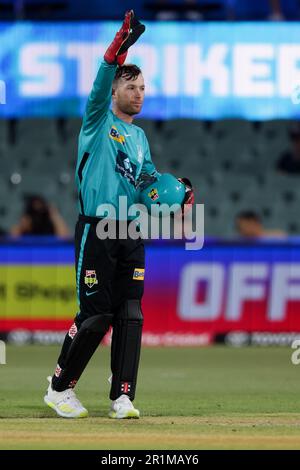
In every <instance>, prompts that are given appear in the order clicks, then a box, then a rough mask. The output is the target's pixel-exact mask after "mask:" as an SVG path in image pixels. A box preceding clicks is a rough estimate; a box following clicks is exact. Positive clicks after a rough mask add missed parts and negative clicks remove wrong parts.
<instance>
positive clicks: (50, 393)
mask: <svg viewBox="0 0 300 470" xmlns="http://www.w3.org/2000/svg"><path fill="white" fill-rule="evenodd" d="M47 380H48V382H49V387H48V390H47V395H45V396H44V402H45V403H46V404H47V405H48V406H50V408H52V409H53V410H55V411H56V413H57V414H58V415H59V416H62V417H63V418H85V417H86V416H87V415H88V410H86V409H85V408H84V407H83V406H82V404H81V403H80V401H79V400H78V398H77V397H76V395H75V392H74V390H73V389H72V388H67V390H64V391H63V392H56V391H55V390H53V388H52V377H51V376H49V377H47Z"/></svg>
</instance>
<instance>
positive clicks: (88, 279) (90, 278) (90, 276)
mask: <svg viewBox="0 0 300 470" xmlns="http://www.w3.org/2000/svg"><path fill="white" fill-rule="evenodd" d="M84 283H85V284H86V285H87V286H88V287H89V288H90V289H91V288H92V287H93V286H94V285H95V284H98V279H97V275H96V271H95V270H91V269H87V270H86V271H85V276H84Z"/></svg>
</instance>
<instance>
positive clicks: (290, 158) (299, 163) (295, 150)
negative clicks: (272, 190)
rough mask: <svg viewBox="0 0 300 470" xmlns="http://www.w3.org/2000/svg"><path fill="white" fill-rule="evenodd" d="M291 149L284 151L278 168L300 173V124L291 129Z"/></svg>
mask: <svg viewBox="0 0 300 470" xmlns="http://www.w3.org/2000/svg"><path fill="white" fill-rule="evenodd" d="M290 141H291V149H290V150H288V151H286V152H284V153H282V154H281V156H280V157H279V160H278V162H277V165H276V166H277V170H279V171H280V172H283V173H289V174H295V173H298V174H299V173H300V126H299V124H297V125H296V126H294V127H293V128H292V129H291V131H290Z"/></svg>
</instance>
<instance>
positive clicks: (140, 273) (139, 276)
mask: <svg viewBox="0 0 300 470" xmlns="http://www.w3.org/2000/svg"><path fill="white" fill-rule="evenodd" d="M144 277H145V269H144V268H135V270H134V272H133V276H132V279H134V280H135V281H143V280H144Z"/></svg>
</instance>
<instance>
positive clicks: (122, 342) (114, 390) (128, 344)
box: [110, 299, 143, 400]
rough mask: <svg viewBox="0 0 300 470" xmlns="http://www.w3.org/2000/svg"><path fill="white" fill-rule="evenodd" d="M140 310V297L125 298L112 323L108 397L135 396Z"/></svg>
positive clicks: (112, 398) (141, 324)
mask: <svg viewBox="0 0 300 470" xmlns="http://www.w3.org/2000/svg"><path fill="white" fill-rule="evenodd" d="M142 328H143V313H142V309H141V302H140V300H135V299H133V300H127V301H126V302H124V303H123V305H122V306H121V307H120V309H119V311H118V313H117V315H116V317H115V318H114V323H113V335H112V345H111V371H112V382H111V390H110V399H111V400H116V399H117V398H118V397H119V396H120V395H123V394H125V395H128V396H129V398H130V399H131V400H134V396H135V388H136V381H137V371H138V366H139V360H140V351H141V341H142Z"/></svg>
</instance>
